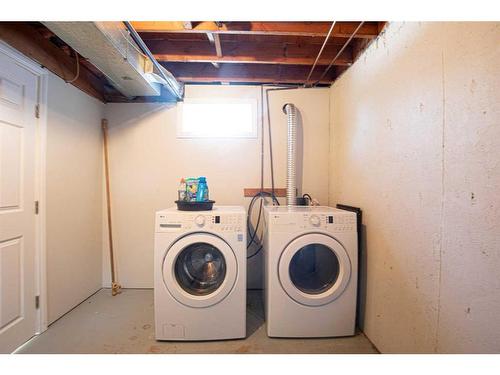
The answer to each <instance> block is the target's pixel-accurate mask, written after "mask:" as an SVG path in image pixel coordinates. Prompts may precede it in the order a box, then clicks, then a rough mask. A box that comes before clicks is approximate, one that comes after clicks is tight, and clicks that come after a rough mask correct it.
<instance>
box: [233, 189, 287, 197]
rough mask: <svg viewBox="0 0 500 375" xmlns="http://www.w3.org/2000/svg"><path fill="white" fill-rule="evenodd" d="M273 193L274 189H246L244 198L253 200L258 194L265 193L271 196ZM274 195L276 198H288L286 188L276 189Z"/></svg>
mask: <svg viewBox="0 0 500 375" xmlns="http://www.w3.org/2000/svg"><path fill="white" fill-rule="evenodd" d="M272 191H273V189H272V188H264V189H261V188H244V189H243V196H244V197H246V198H252V197H255V196H256V195H257V194H258V193H260V192H264V193H268V194H271V193H272ZM274 195H275V196H276V197H278V198H279V197H286V188H274Z"/></svg>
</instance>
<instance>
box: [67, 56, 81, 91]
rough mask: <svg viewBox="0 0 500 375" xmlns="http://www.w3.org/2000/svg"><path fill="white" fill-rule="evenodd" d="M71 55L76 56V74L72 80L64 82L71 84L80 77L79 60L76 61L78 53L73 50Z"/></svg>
mask: <svg viewBox="0 0 500 375" xmlns="http://www.w3.org/2000/svg"><path fill="white" fill-rule="evenodd" d="M73 53H74V54H75V56H76V74H75V77H74V78H73V79H71V80H69V81H65V82H66V83H73V82H75V81H76V80H77V79H78V77H80V60H79V59H78V52H76V51H75V50H73Z"/></svg>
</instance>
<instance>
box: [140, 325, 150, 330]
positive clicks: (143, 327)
mask: <svg viewBox="0 0 500 375" xmlns="http://www.w3.org/2000/svg"><path fill="white" fill-rule="evenodd" d="M150 328H151V324H144V325H143V326H142V329H150Z"/></svg>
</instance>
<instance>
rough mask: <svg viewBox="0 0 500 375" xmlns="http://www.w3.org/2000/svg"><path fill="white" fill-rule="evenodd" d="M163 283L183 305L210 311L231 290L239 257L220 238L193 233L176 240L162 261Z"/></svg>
mask: <svg viewBox="0 0 500 375" xmlns="http://www.w3.org/2000/svg"><path fill="white" fill-rule="evenodd" d="M162 268H163V281H164V283H165V285H166V287H167V288H168V290H169V292H170V294H172V296H173V297H174V298H175V299H176V300H177V301H179V302H180V303H182V304H185V305H188V306H191V307H208V306H211V305H214V304H216V303H218V302H220V301H221V300H222V299H224V298H225V297H226V296H227V295H228V294H229V292H230V291H231V290H232V288H233V286H234V283H235V281H236V276H237V272H238V270H237V262H236V257H235V255H234V253H233V251H232V250H231V248H230V247H229V245H228V244H227V243H226V242H225V241H224V240H222V239H221V238H219V237H217V236H215V235H212V234H208V233H193V234H189V235H187V236H185V237H182V238H181V239H179V240H177V241H176V242H175V243H174V244H173V245H172V246H171V247H170V248H169V249H168V250H167V253H166V255H165V258H164V260H163V265H162Z"/></svg>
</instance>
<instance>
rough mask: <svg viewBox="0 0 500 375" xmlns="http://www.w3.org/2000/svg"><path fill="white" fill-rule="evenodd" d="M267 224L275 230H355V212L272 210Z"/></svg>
mask: <svg viewBox="0 0 500 375" xmlns="http://www.w3.org/2000/svg"><path fill="white" fill-rule="evenodd" d="M268 215H269V216H268V217H269V226H272V227H273V230H276V231H287V232H288V231H305V230H315V229H317V230H324V231H329V232H337V233H338V232H355V231H357V227H356V214H354V213H352V212H347V211H340V212H339V211H338V210H336V211H335V212H328V211H323V212H321V211H319V210H318V211H315V210H310V211H307V210H303V211H299V210H296V211H295V210H294V211H291V212H290V211H286V210H273V211H270V212H269V214H268Z"/></svg>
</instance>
